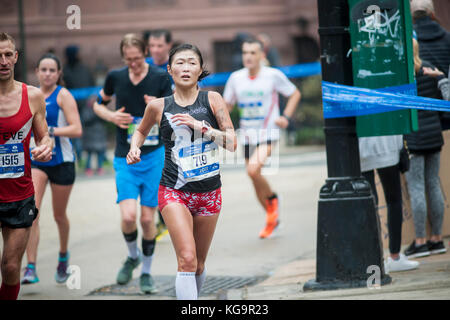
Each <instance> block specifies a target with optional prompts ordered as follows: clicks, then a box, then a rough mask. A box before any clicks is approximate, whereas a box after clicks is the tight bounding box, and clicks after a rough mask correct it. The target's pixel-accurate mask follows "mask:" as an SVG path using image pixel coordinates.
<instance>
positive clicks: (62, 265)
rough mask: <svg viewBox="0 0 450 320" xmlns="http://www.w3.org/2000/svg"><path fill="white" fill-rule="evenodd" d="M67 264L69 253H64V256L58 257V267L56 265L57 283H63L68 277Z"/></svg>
mask: <svg viewBox="0 0 450 320" xmlns="http://www.w3.org/2000/svg"><path fill="white" fill-rule="evenodd" d="M68 266H69V253H68V252H67V253H66V256H65V257H61V256H59V257H58V267H56V273H55V280H56V282H58V283H64V282H66V281H67V279H68V278H69V276H70V274H69V273H67V268H68Z"/></svg>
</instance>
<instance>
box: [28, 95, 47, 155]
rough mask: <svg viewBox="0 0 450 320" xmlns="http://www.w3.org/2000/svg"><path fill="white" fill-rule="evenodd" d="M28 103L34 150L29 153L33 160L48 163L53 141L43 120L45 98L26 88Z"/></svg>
mask: <svg viewBox="0 0 450 320" xmlns="http://www.w3.org/2000/svg"><path fill="white" fill-rule="evenodd" d="M28 92H29V101H30V107H31V112H32V114H33V123H32V129H33V134H34V140H35V142H36V148H34V149H33V150H32V151H31V155H32V156H33V160H35V161H42V162H46V161H50V160H51V159H52V149H53V140H52V139H51V138H50V136H49V134H48V127H47V121H46V120H45V98H44V95H43V94H42V92H41V91H40V90H39V89H37V88H35V87H32V86H28Z"/></svg>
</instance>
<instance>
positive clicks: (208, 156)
mask: <svg viewBox="0 0 450 320" xmlns="http://www.w3.org/2000/svg"><path fill="white" fill-rule="evenodd" d="M167 69H168V71H169V73H170V75H171V76H172V78H173V80H174V82H175V87H176V90H175V93H174V94H173V95H172V96H169V97H165V98H162V99H155V100H153V101H151V102H150V103H149V104H148V105H147V107H146V110H145V113H144V118H143V120H142V122H141V124H140V125H139V127H138V129H137V130H136V131H135V133H134V135H133V137H132V140H131V145H130V151H129V153H128V155H127V163H128V164H134V163H137V162H139V161H140V154H141V151H140V149H139V148H140V147H141V146H142V145H143V143H144V141H145V137H146V136H147V134H148V133H149V131H150V129H151V127H152V126H153V125H154V124H155V123H157V124H159V126H160V132H161V138H162V140H163V142H164V146H165V152H166V154H165V161H164V169H163V173H162V178H161V182H160V187H159V193H158V205H159V207H160V209H161V212H162V215H163V218H164V221H165V222H166V225H167V227H168V229H169V234H170V237H171V239H172V243H173V245H174V248H175V253H176V256H177V262H178V272H177V276H176V280H175V289H176V295H177V299H179V300H190V299H194V300H195V299H197V298H198V295H199V293H200V289H201V286H202V284H203V282H204V280H205V276H206V272H205V260H206V256H207V253H208V249H209V247H210V244H211V241H212V238H213V235H214V230H215V228H216V223H217V219H218V217H219V212H220V209H221V200H222V198H221V192H220V187H221V182H220V174H219V156H218V146H221V147H223V148H226V149H227V150H229V151H235V150H236V143H237V142H236V135H235V132H234V128H233V124H232V122H231V119H230V115H229V113H228V109H227V106H226V104H225V101H224V100H223V99H222V97H221V95H220V94H218V93H217V92H212V91H200V90H199V89H198V84H197V83H198V81H199V80H201V79H202V78H203V77H205V76H206V75H207V72H205V71H204V70H203V59H202V55H201V53H200V51H199V50H198V48H197V47H195V46H193V45H190V44H184V45H180V46H178V47H176V48H174V49H172V50H171V52H170V56H169V65H168V68H167Z"/></svg>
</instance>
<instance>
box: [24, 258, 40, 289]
mask: <svg viewBox="0 0 450 320" xmlns="http://www.w3.org/2000/svg"><path fill="white" fill-rule="evenodd" d="M38 282H39V278H38V276H37V273H36V266H35V265H34V264H30V263H29V264H28V265H27V266H26V268H25V274H24V276H23V279H22V282H21V283H22V284H32V283H38Z"/></svg>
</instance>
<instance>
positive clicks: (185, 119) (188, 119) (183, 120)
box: [172, 113, 202, 131]
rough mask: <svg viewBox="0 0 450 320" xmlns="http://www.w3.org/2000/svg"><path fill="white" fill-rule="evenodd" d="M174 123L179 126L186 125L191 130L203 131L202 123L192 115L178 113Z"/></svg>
mask: <svg viewBox="0 0 450 320" xmlns="http://www.w3.org/2000/svg"><path fill="white" fill-rule="evenodd" d="M172 121H173V123H175V124H176V125H177V126H181V125H186V126H188V127H189V128H191V129H194V130H196V131H201V130H202V122H201V121H199V120H195V119H194V118H193V117H192V116H191V115H189V114H187V113H177V114H175V115H173V116H172Z"/></svg>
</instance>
